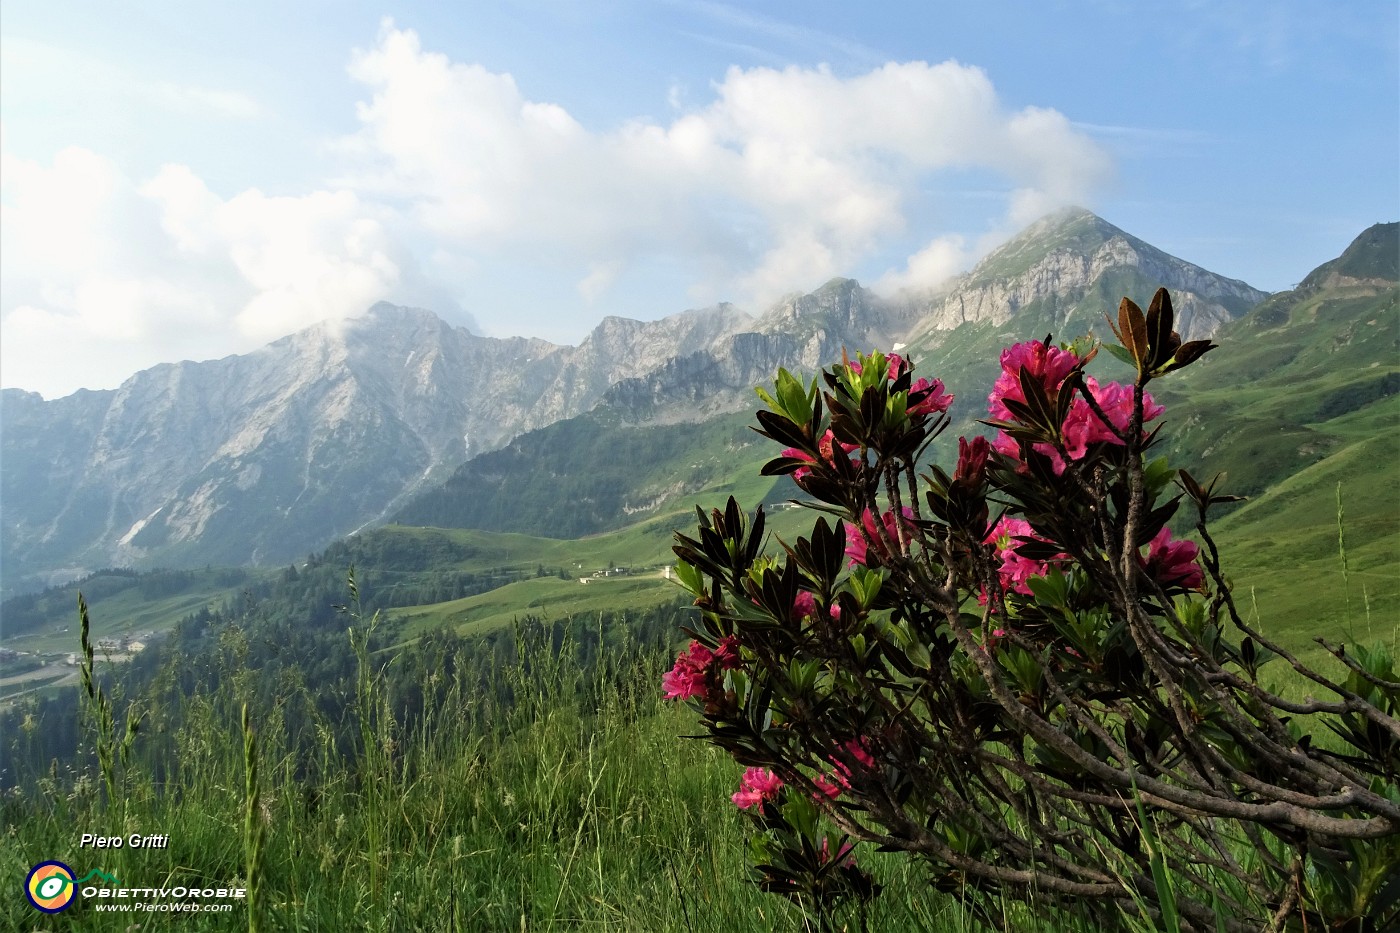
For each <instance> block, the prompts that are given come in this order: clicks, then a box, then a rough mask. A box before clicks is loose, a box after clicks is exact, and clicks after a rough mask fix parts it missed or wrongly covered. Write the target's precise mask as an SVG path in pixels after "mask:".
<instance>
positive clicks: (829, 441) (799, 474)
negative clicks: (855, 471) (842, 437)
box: [783, 428, 860, 483]
mask: <svg viewBox="0 0 1400 933" xmlns="http://www.w3.org/2000/svg"><path fill="white" fill-rule="evenodd" d="M858 450H860V446H859V445H857V444H847V443H845V442H844V441H838V440H837V439H836V435H835V434H832V433H831V429H830V428H828V429H827V431H826V433H825V434H823V435H822V436H821V440H819V441H817V452H818V453H819V454H821V458H822V460H823V461H824V462H826V463H828V464H831V465H832V466H835V465H836V457H837V455H838V454H837V451H840V455H841V456H845V457H849V458H850V459H851V460H855V459H856V457H852V456H851V454H852V452H854V451H858ZM783 456H784V457H792V458H793V459H795V460H805V461H807V462H808V463H816V462H817V460H816V458H815V457H813V456H812V455H811V454H809V453H807V452H806V451H804V450H798V449H797V448H796V447H785V448H784V449H783ZM811 472H812V468H811V467H805V466H804V467H798V468H797V469H795V470H793V471H792V478H793V480H794V481H795V482H798V483H800V482H802V481H803V480H804V479H806V478H807V476H808V474H810V473H811Z"/></svg>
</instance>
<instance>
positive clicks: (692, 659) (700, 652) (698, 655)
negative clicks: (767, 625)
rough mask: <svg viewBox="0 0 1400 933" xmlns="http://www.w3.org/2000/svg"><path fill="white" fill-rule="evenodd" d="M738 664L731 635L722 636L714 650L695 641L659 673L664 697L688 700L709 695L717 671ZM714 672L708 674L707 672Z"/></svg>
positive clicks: (736, 642) (737, 648)
mask: <svg viewBox="0 0 1400 933" xmlns="http://www.w3.org/2000/svg"><path fill="white" fill-rule="evenodd" d="M738 666H739V642H738V640H737V639H735V638H734V636H733V635H728V636H726V637H725V638H724V639H723V640H722V641H721V642H720V643H719V648H718V650H716V651H711V650H710V649H709V648H706V647H705V646H704V645H702V644H700V642H698V641H692V642H691V643H690V647H689V648H687V649H686V650H685V651H682V652H681V653H680V654H679V655H678V656H677V657H676V666H675V667H673V668H671V670H670V671H668V672H667V673H665V674H663V675H662V676H661V686H662V688H663V689H664V690H665V691H666V692H665V694H664V696H665V698H666V699H668V700H688V699H690V698H691V697H699V698H700V699H702V700H708V699H709V698H710V689H711V685H712V681H713V680H717V679H718V672H719V671H730V670H733V669H734V668H736V667H738ZM712 673H713V674H714V675H715V676H714V677H713V678H712V677H711V674H712Z"/></svg>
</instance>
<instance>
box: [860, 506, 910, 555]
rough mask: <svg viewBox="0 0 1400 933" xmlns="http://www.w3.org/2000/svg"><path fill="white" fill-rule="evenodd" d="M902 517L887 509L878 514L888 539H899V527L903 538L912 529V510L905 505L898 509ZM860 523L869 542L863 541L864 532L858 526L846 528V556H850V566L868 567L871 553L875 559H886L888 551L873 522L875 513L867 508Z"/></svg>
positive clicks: (906, 538)
mask: <svg viewBox="0 0 1400 933" xmlns="http://www.w3.org/2000/svg"><path fill="white" fill-rule="evenodd" d="M900 511H901V513H902V515H903V517H902V518H901V517H900V516H897V515H895V513H894V510H893V509H891V510H888V511H886V512H885V513H884V514H883V515H881V516H880V522H881V524H883V525H884V526H885V531H886V532H888V533H889V536H890V540H891V541H894V542H896V543H899V541H900V533H901V529H903V534H904V538H905V540H908V538H909V536H910V535H911V534H912V533H913V531H914V526H913V524H912V519H913V518H914V510H913V509H911V508H909V507H908V506H905V507H904V508H903V509H901V510H900ZM860 523H861V525H863V526H864V528H865V534H868V535H870V541H871V544H870V545H867V544H866V543H865V534H862V533H861V531H860V529H859V528H852V529H848V530H847V532H846V556H847V557H848V558H850V562H851V566H852V567H855V566H856V565H860V566H863V567H868V566H869V565H870V558H871V553H872V552H873V554H874V557H875V558H876V559H877V560H880V561H884V560H888V559H889V556H890V553H889V548H888V547H886V545H885V542H884V541H882V540H881V539H880V532H879V530H878V528H877V526H876V524H875V514H874V513H873V512H871V511H870V510H869V509H866V510H865V513H864V514H863V515H861V517H860Z"/></svg>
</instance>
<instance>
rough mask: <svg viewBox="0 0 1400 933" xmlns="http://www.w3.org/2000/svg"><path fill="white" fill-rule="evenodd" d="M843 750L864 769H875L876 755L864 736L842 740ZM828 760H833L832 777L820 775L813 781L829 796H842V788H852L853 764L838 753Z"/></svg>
mask: <svg viewBox="0 0 1400 933" xmlns="http://www.w3.org/2000/svg"><path fill="white" fill-rule="evenodd" d="M841 751H844V752H846V754H847V755H850V756H851V758H853V759H854V761H855V763H857V766H860V768H861V769H862V770H875V756H874V755H871V752H869V745H868V744H867V742H865V740H864V738H848V740H846V741H844V742H841ZM827 761H829V762H832V766H833V770H832V779H830V780H829V779H827V777H826V775H818V776H816V777H813V779H812V783H815V785H816V787H818V790H820V792H822V793H823V794H826V796H827V797H837V796H840V793H841V790H850V789H851V777H853V776H854V773H853V772H851V766H850V765H847V763H846V762H844V761H841V759H840V758H837V756H836V755H832V756H830V758H827ZM813 797H815V794H813Z"/></svg>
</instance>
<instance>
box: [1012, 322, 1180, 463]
mask: <svg viewBox="0 0 1400 933" xmlns="http://www.w3.org/2000/svg"><path fill="white" fill-rule="evenodd" d="M1078 362H1079V358H1078V357H1077V356H1075V355H1074V354H1073V353H1071V352H1069V351H1068V350H1061V349H1060V348H1059V347H1053V346H1047V345H1046V344H1044V343H1040V342H1038V341H1035V342H1030V343H1018V344H1016V345H1015V346H1013V347H1008V348H1007V349H1005V350H1003V351H1002V354H1001V370H1002V371H1001V375H1000V376H998V377H997V381H996V385H995V386H993V387H992V394H991V395H990V396H988V398H987V402H988V405H987V409H988V411H989V412H990V414H991V416H992V417H993V418H997V419H1000V420H1003V421H1014V420H1015V417H1014V416H1013V415H1012V413H1011V410H1010V409H1009V408H1007V406H1006V401H1007V400H1008V399H1009V400H1012V401H1016V402H1022V403H1024V402H1025V400H1026V395H1025V392H1024V391H1023V390H1022V388H1021V368H1022V367H1024V368H1025V369H1026V371H1027V372H1028V373H1030V375H1031V376H1032V377H1033V378H1034V379H1035V380H1036V381H1037V382H1039V383H1040V385H1041V386H1042V387H1043V388H1044V389H1045V394H1046V395H1047V396H1048V397H1049V399H1050V400H1051V402H1052V403H1053V402H1054V401H1055V399H1056V398H1057V397H1058V396H1059V393H1060V387H1061V385H1062V384H1063V383H1064V381H1065V377H1066V376H1068V375H1069V374H1070V372H1071V371H1072V370H1073V369H1074V367H1075V366H1076V365H1077V364H1078ZM1084 391H1086V392H1088V393H1089V394H1090V395H1091V396H1092V397H1093V399H1094V401H1095V402H1097V403H1098V406H1099V408H1100V409H1102V410H1103V413H1104V414H1105V415H1107V416H1108V419H1109V421H1111V422H1112V423H1113V426H1114V427H1115V428H1117V429H1118V431H1120V432H1126V431H1127V430H1128V426H1129V425H1130V424H1132V419H1133V387H1132V386H1128V385H1122V384H1121V383H1117V382H1110V383H1106V384H1104V385H1099V382H1098V380H1097V379H1095V378H1094V377H1093V376H1085V377H1084ZM1164 410H1165V409H1163V408H1162V406H1161V405H1158V404H1156V403H1155V402H1153V400H1152V396H1151V395H1146V394H1144V396H1143V412H1142V420H1143V423H1144V424H1146V423H1147V422H1149V421H1152V420H1153V419H1155V418H1158V417H1160V416H1161V414H1162V412H1163V411H1164ZM1061 430H1062V433H1063V434H1064V441H1065V451H1066V452H1067V453H1068V454H1069V458H1070V460H1080V459H1082V458H1083V457H1084V455H1085V454H1086V453H1088V451H1089V446H1090V445H1091V444H1100V443H1103V444H1117V445H1120V446H1121V445H1122V443H1123V441H1122V440H1121V439H1120V438H1119V437H1118V435H1117V434H1116V433H1114V431H1113V430H1111V429H1110V428H1109V426H1108V425H1106V424H1104V423H1103V421H1102V420H1101V419H1100V418H1099V416H1098V415H1097V414H1095V413H1094V410H1093V409H1092V408H1091V407H1090V406H1089V403H1088V402H1087V401H1085V399H1084V397H1083V396H1082V395H1076V396H1075V399H1074V401H1073V402H1072V403H1071V404H1070V408H1069V413H1068V414H1067V415H1066V416H1065V423H1064V424H1063V425H1062V426H1061ZM992 446H993V447H994V448H995V449H996V450H997V451H998V452H999V453H1002V454H1005V455H1006V456H1008V457H1013V458H1019V457H1020V455H1021V453H1020V447H1019V446H1018V445H1017V443H1016V441H1015V440H1013V439H1012V438H1011V437H1010V436H1008V435H1007V434H1006V433H1005V432H1004V431H1003V432H1000V433H998V434H997V438H996V441H995V442H994V443H993V445H992ZM1035 450H1036V451H1037V452H1038V453H1042V454H1044V455H1045V456H1047V457H1049V458H1050V461H1051V463H1052V464H1053V466H1054V470H1055V475H1057V476H1058V475H1060V474H1061V473H1063V472H1064V471H1065V461H1064V459H1063V458H1062V457H1061V456H1060V454H1059V452H1058V451H1057V450H1055V448H1054V447H1053V446H1051V445H1050V444H1036V445H1035Z"/></svg>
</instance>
